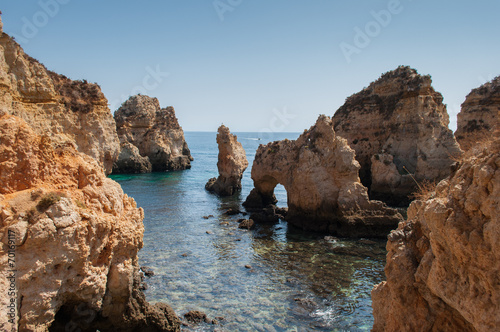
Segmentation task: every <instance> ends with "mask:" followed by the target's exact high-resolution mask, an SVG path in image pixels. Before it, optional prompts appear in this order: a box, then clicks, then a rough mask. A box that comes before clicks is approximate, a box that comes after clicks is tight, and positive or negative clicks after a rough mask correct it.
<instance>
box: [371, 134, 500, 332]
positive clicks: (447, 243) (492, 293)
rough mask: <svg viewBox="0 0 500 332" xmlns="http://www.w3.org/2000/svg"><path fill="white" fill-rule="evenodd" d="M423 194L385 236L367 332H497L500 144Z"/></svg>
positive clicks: (499, 313)
mask: <svg viewBox="0 0 500 332" xmlns="http://www.w3.org/2000/svg"><path fill="white" fill-rule="evenodd" d="M424 194H426V195H425V196H426V197H424V198H423V199H422V200H417V201H414V202H413V203H412V204H411V205H410V207H409V209H408V220H407V221H405V222H403V223H400V225H399V227H398V229H397V230H395V231H393V232H392V233H391V234H390V235H389V241H388V243H387V250H388V255H387V264H386V267H385V273H386V276H387V281H384V282H382V283H381V284H379V285H377V286H375V288H374V289H373V291H372V299H373V313H374V316H375V324H374V326H373V331H484V332H486V331H499V330H500V279H499V276H500V141H499V140H498V139H497V140H495V141H492V142H490V143H489V144H487V145H484V146H482V147H480V148H478V149H477V151H474V153H469V154H467V155H466V157H465V158H464V159H463V160H462V161H461V162H460V166H459V168H458V169H457V170H456V172H455V173H454V174H453V175H452V176H451V177H450V178H447V179H446V180H443V181H441V182H440V183H439V184H438V186H437V188H436V190H435V192H428V193H424Z"/></svg>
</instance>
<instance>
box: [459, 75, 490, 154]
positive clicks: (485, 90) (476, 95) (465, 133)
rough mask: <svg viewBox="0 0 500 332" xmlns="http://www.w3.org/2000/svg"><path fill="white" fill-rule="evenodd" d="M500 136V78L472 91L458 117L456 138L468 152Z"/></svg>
mask: <svg viewBox="0 0 500 332" xmlns="http://www.w3.org/2000/svg"><path fill="white" fill-rule="evenodd" d="M499 136H500V76H497V77H495V78H494V79H493V80H492V81H491V82H488V83H485V84H483V85H481V86H480V87H479V88H477V89H474V90H472V91H471V92H470V93H469V94H468V95H467V97H466V98H465V101H464V102H463V104H462V109H461V110H460V113H458V115H457V131H456V132H455V137H456V138H457V141H458V142H459V143H460V147H461V148H462V149H463V150H464V151H467V150H469V149H471V148H472V147H474V146H475V145H477V144H478V143H484V142H485V141H488V140H491V139H493V138H495V137H496V138H498V137H499Z"/></svg>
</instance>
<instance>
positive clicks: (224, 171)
mask: <svg viewBox="0 0 500 332" xmlns="http://www.w3.org/2000/svg"><path fill="white" fill-rule="evenodd" d="M217 144H218V146H219V159H218V162H217V168H218V170H219V177H218V178H217V179H216V178H211V179H210V180H208V182H207V184H206V185H205V189H207V190H208V191H213V192H215V193H217V194H218V195H219V196H232V195H234V194H235V193H236V192H238V191H239V190H241V178H242V177H243V172H244V171H245V170H246V169H247V167H248V160H247V156H246V154H245V150H244V149H243V146H242V145H241V143H240V142H238V137H237V136H236V135H233V134H231V133H230V131H229V128H228V127H226V126H224V125H221V126H220V127H219V130H218V131H217Z"/></svg>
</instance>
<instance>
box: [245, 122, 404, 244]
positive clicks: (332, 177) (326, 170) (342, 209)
mask: <svg viewBox="0 0 500 332" xmlns="http://www.w3.org/2000/svg"><path fill="white" fill-rule="evenodd" d="M359 167H360V166H359V163H358V162H357V161H356V160H355V153H354V150H353V149H351V148H350V147H349V145H348V144H347V141H346V140H345V139H343V138H341V137H339V136H337V135H336V134H335V131H334V129H333V124H332V120H331V119H330V118H329V117H327V116H324V115H322V116H320V117H319V118H318V120H317V122H316V124H315V125H314V126H312V127H311V128H310V129H309V130H306V131H304V133H303V134H302V135H301V136H300V137H299V138H298V139H297V140H296V141H290V140H283V141H277V142H272V143H269V144H267V145H260V146H259V148H258V149H257V153H256V155H255V159H254V162H253V165H252V179H253V182H254V186H255V188H254V189H253V191H252V193H251V194H250V195H249V197H248V198H247V200H246V202H245V204H244V205H245V207H247V209H250V210H251V209H256V208H267V209H269V205H272V203H273V202H274V199H273V192H274V188H275V186H276V185H277V184H278V183H280V184H282V185H283V186H284V187H285V189H286V191H287V196H288V213H287V216H286V219H287V220H288V221H289V222H290V223H292V224H294V225H296V226H298V227H301V228H303V229H308V230H314V231H326V232H330V233H334V234H338V235H341V236H354V237H356V236H359V237H363V236H373V237H385V236H387V234H388V233H389V231H390V230H391V229H394V228H396V227H397V224H398V222H399V221H401V220H402V217H401V215H400V214H399V213H397V212H396V211H395V210H394V209H390V208H387V207H386V206H385V205H384V204H383V203H382V202H378V201H370V200H369V199H368V194H367V189H366V187H364V186H363V185H362V184H361V183H360V180H359V175H358V171H359Z"/></svg>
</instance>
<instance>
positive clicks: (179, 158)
mask: <svg viewBox="0 0 500 332" xmlns="http://www.w3.org/2000/svg"><path fill="white" fill-rule="evenodd" d="M115 121H116V129H117V133H118V137H119V139H120V144H121V153H120V155H119V157H118V160H117V161H116V162H115V164H114V165H113V173H147V172H150V171H153V172H164V171H176V170H183V169H188V168H191V161H192V160H193V158H192V157H191V153H190V151H189V148H188V145H187V143H186V140H185V139H184V131H183V130H182V128H181V126H180V125H179V122H178V120H177V118H176V117H175V111H174V108H173V107H167V108H160V102H159V101H158V99H157V98H151V97H148V96H144V95H136V96H132V97H130V98H129V99H128V100H127V101H125V102H124V103H123V104H122V106H121V107H120V108H119V109H118V110H117V111H116V112H115ZM132 146H135V147H136V148H137V150H136V149H134V148H133V147H132Z"/></svg>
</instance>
